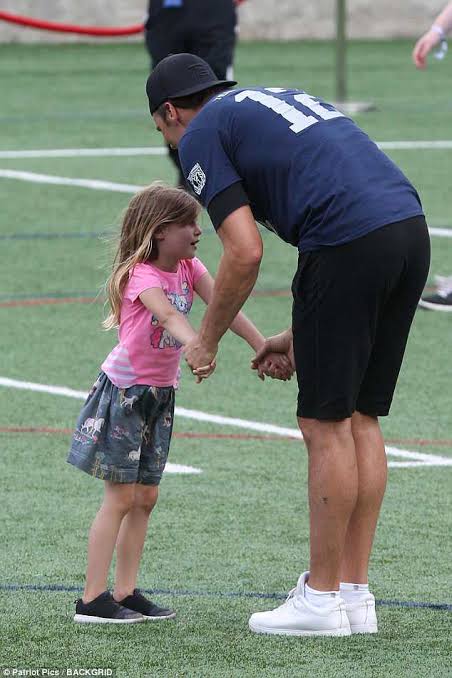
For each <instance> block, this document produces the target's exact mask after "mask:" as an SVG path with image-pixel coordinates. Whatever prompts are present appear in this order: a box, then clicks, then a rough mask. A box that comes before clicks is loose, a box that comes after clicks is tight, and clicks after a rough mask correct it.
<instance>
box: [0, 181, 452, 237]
mask: <svg viewBox="0 0 452 678" xmlns="http://www.w3.org/2000/svg"><path fill="white" fill-rule="evenodd" d="M1 178H3V179H17V180H19V181H30V182H32V183H38V184H54V185H58V186H78V187H80V188H90V189H92V190H95V191H116V192H118V193H136V192H137V191H140V190H141V189H142V188H144V186H138V185H135V184H119V183H115V182H112V181H101V180H99V179H77V178H70V177H60V176H55V175H53V174H37V173H36V172H21V171H18V170H5V169H0V179H1ZM429 232H430V235H435V236H440V237H444V238H452V229H448V228H429Z"/></svg>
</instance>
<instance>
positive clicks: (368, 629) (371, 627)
mask: <svg viewBox="0 0 452 678" xmlns="http://www.w3.org/2000/svg"><path fill="white" fill-rule="evenodd" d="M350 629H351V632H352V634H355V633H378V626H377V625H376V624H362V625H358V624H357V625H355V626H352V625H351V624H350Z"/></svg>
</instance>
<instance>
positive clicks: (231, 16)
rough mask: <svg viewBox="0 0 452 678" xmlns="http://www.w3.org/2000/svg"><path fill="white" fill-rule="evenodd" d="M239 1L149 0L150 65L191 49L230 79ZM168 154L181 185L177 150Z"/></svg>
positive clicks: (153, 65) (146, 38) (147, 33)
mask: <svg viewBox="0 0 452 678" xmlns="http://www.w3.org/2000/svg"><path fill="white" fill-rule="evenodd" d="M242 1H243V0H242ZM240 2H241V0H238V1H237V0H236V1H235V2H234V1H233V0H214V1H212V0H150V2H149V6H148V18H147V21H146V24H145V33H144V35H145V43H146V47H147V50H148V52H149V55H150V57H151V66H152V68H155V67H156V66H157V64H158V63H159V62H160V61H161V60H162V59H164V58H165V57H167V56H168V55H170V54H179V53H180V52H190V53H191V54H197V55H198V56H200V57H202V58H203V59H204V60H205V61H207V63H208V64H209V65H210V67H211V68H212V70H213V71H214V73H215V74H216V76H217V78H219V80H226V79H229V80H231V79H232V77H233V74H232V69H233V61H234V47H235V43H236V31H237V12H236V6H237V5H239V4H240ZM169 155H170V158H171V160H172V161H173V163H174V165H175V166H176V168H177V170H178V182H177V183H178V186H181V187H184V186H185V180H184V176H183V173H182V170H181V168H180V163H179V158H178V153H177V149H175V148H171V146H170V147H169Z"/></svg>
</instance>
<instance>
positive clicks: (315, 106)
mask: <svg viewBox="0 0 452 678" xmlns="http://www.w3.org/2000/svg"><path fill="white" fill-rule="evenodd" d="M267 91H269V92H276V93H280V92H284V91H285V90H283V89H280V88H278V87H269V88H268V90H267ZM245 99H251V100H252V101H256V102H257V103H259V104H262V105H263V106H265V107H266V108H269V109H270V110H272V111H274V112H275V113H277V114H278V115H280V116H281V117H282V118H284V119H285V120H287V121H288V122H290V123H291V125H290V126H289V129H290V130H291V131H292V132H294V133H295V134H298V133H299V132H302V131H303V130H305V129H307V128H308V127H311V125H315V123H316V122H319V119H321V120H332V119H333V118H343V117H344V116H343V115H342V113H339V111H336V110H332V111H330V110H329V109H327V108H325V106H324V105H323V104H321V103H320V101H317V100H316V99H314V98H313V97H311V96H309V94H304V93H303V94H295V95H294V99H295V101H298V102H299V103H300V104H302V105H303V106H305V107H306V108H309V109H310V110H311V111H312V112H313V113H315V114H316V116H318V117H314V116H313V115H306V114H305V113H303V112H302V111H300V110H299V109H298V108H296V107H295V106H291V105H290V104H288V103H287V101H284V100H282V99H278V98H277V97H274V96H272V95H271V94H266V93H265V92H262V91H257V90H253V89H246V90H243V92H239V93H238V94H236V95H235V100H236V101H238V102H240V101H244V100H245Z"/></svg>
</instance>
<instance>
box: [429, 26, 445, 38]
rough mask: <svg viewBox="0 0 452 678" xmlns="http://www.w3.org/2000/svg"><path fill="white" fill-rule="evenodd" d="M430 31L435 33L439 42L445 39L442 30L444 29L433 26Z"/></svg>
mask: <svg viewBox="0 0 452 678" xmlns="http://www.w3.org/2000/svg"><path fill="white" fill-rule="evenodd" d="M430 30H431V31H433V32H434V33H437V34H438V35H439V37H440V38H441V40H444V39H445V37H446V31H445V30H444V28H441V26H438V24H433V26H432V27H431V28H430Z"/></svg>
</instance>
